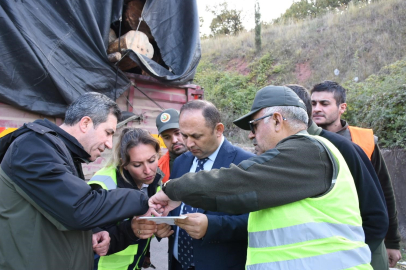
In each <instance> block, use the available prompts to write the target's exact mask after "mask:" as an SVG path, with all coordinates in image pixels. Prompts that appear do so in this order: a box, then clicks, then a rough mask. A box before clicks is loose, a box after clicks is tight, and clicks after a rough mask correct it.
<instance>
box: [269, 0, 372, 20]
mask: <svg viewBox="0 0 406 270" xmlns="http://www.w3.org/2000/svg"><path fill="white" fill-rule="evenodd" d="M350 2H354V3H368V2H369V0H300V1H297V2H294V3H293V4H292V5H291V6H290V7H289V8H288V9H287V10H286V12H285V13H284V14H283V15H282V16H281V17H279V18H278V19H276V20H275V22H276V23H278V22H281V21H283V20H286V19H293V20H303V19H306V18H315V17H317V16H320V15H323V14H325V13H326V12H328V11H339V10H341V9H343V8H347V7H348V4H349V3H350Z"/></svg>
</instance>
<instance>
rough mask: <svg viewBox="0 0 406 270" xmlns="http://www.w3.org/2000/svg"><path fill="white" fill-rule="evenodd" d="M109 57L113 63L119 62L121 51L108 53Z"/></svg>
mask: <svg viewBox="0 0 406 270" xmlns="http://www.w3.org/2000/svg"><path fill="white" fill-rule="evenodd" d="M107 58H108V59H109V61H110V62H112V63H115V62H118V60H120V59H121V53H119V52H115V53H110V54H108V55H107Z"/></svg>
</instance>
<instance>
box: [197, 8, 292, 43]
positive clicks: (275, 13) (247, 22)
mask: <svg viewBox="0 0 406 270" xmlns="http://www.w3.org/2000/svg"><path fill="white" fill-rule="evenodd" d="M223 2H224V0H197V8H198V12H199V17H203V19H204V23H203V27H202V29H201V33H202V35H203V34H206V35H209V34H210V28H209V26H210V23H211V21H212V19H213V16H212V14H211V13H210V12H207V11H206V6H209V7H213V6H215V5H218V4H220V3H223ZM225 2H227V4H228V8H229V9H237V10H242V11H243V12H242V16H243V25H244V27H245V29H247V30H250V29H253V28H254V26H255V21H254V14H255V13H254V11H255V10H254V6H255V1H254V0H248V1H247V0H225ZM292 3H293V0H259V7H260V11H261V21H262V22H270V21H272V20H273V19H276V18H278V17H279V16H280V15H281V14H282V13H284V12H285V11H286V9H288V8H289V7H290V6H291V5H292Z"/></svg>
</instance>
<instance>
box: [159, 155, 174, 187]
mask: <svg viewBox="0 0 406 270" xmlns="http://www.w3.org/2000/svg"><path fill="white" fill-rule="evenodd" d="M170 159H171V158H170V156H169V151H168V152H166V154H165V155H163V156H162V157H161V158H160V159H159V160H158V167H159V168H160V169H161V171H162V172H163V173H164V174H165V177H164V178H163V179H162V183H165V182H166V181H168V180H169V175H170V174H171V172H170V169H169V161H170Z"/></svg>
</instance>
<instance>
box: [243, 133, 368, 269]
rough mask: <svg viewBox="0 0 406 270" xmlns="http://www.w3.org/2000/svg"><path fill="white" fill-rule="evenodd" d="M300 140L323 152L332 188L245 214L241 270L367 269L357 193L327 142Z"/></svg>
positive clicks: (335, 153)
mask: <svg viewBox="0 0 406 270" xmlns="http://www.w3.org/2000/svg"><path fill="white" fill-rule="evenodd" d="M303 136H308V137H309V138H310V139H312V140H318V141H320V142H321V143H322V144H323V145H324V148H325V149H326V151H327V152H328V153H329V155H330V158H331V160H332V162H333V179H332V187H331V189H330V190H329V191H327V192H326V193H324V194H322V195H320V196H317V197H314V198H306V199H303V200H300V201H297V202H293V203H289V204H285V205H281V206H277V207H272V208H268V209H264V210H260V211H256V212H253V213H250V215H249V219H248V252H247V264H246V269H247V270H262V269H272V270H298V269H300V270H303V269H309V270H322V269H323V270H325V269H328V270H339V269H372V267H371V266H370V264H369V263H370V262H371V252H370V250H369V248H368V246H367V245H366V244H365V235H364V231H363V229H362V220H361V216H360V211H359V203H358V196H357V191H356V189H355V186H354V180H353V178H352V175H351V173H350V171H349V169H348V166H347V164H346V163H345V161H344V158H343V157H342V155H341V153H340V152H339V151H338V150H337V148H335V146H334V145H332V144H331V143H330V142H329V141H328V140H326V139H324V138H322V137H319V136H310V135H303ZM328 150H330V151H328ZM309 162H312V161H311V160H309ZM303 180H304V181H305V180H306V179H303ZM269 188H272V186H269Z"/></svg>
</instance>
